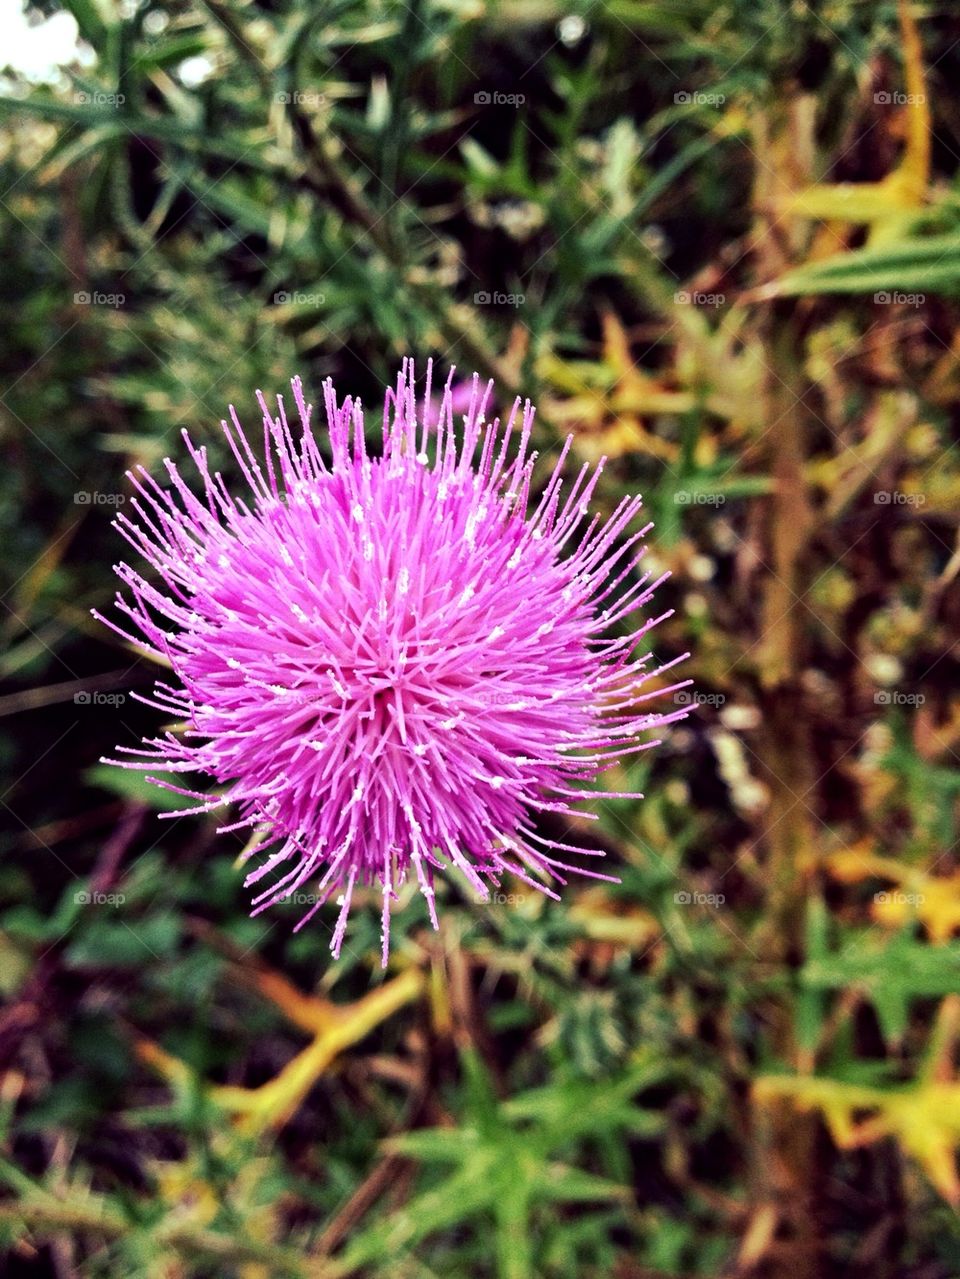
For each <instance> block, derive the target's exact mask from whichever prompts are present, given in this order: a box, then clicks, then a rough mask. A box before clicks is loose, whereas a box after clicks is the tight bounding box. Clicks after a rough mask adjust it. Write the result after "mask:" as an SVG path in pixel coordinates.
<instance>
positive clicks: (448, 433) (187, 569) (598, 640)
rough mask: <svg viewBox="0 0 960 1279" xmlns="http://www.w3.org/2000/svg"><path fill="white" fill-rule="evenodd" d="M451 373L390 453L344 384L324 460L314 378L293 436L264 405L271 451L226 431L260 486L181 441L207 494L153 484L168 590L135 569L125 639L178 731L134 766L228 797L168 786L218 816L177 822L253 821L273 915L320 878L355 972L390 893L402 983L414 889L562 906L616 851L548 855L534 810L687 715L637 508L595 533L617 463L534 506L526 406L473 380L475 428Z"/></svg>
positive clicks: (391, 400) (395, 417)
mask: <svg viewBox="0 0 960 1279" xmlns="http://www.w3.org/2000/svg"><path fill="white" fill-rule="evenodd" d="M430 378H431V369H430V367H429V366H428V369H427V376H426V387H425V391H424V395H423V396H422V399H421V401H420V404H419V410H420V411H419V419H418V401H417V398H416V396H415V392H414V372H413V364H412V361H404V364H403V369H402V371H401V373H400V374H399V376H398V379H397V384H396V388H395V389H393V390H388V391H387V394H386V401H385V406H384V412H383V446H382V450H381V452H380V455H379V456H371V455H369V454H368V453H367V450H366V444H365V441H364V414H363V408H362V406H361V404H360V401H359V400H357V399H352V398H349V397H348V398H347V399H345V400H344V402H343V403H342V404H338V402H337V397H336V394H335V391H334V388H333V385H332V383H331V382H330V381H329V380H328V381H327V382H326V383H325V384H324V388H323V390H324V406H325V409H326V418H327V435H328V441H329V452H328V453H327V450H326V449H325V448H322V447H321V442H318V440H317V438H316V436H315V434H314V431H313V428H312V425H311V415H312V410H311V408H310V407H309V406H308V405H307V404H306V403H305V401H304V397H303V390H302V387H301V384H300V380H299V379H295V380H294V382H293V384H292V387H293V399H294V403H295V405H296V408H297V411H298V414H299V419H300V425H299V429H298V430H296V432H294V430H293V429H291V426H290V424H289V423H288V421H287V415H286V412H285V409H284V405H283V401H282V399H278V407H277V415H276V416H274V415H273V414H272V413H271V411H270V410H269V409H268V407H267V404H266V402H265V401H264V399H263V396H262V395H258V400H259V403H260V407H261V409H262V411H263V415H264V448H263V453H262V455H261V458H259V459H258V456H257V454H256V453H255V451H254V449H253V448H252V447H251V445H250V443H249V442H248V440H247V437H246V436H245V434H244V432H243V429H242V428H241V426H240V423H239V421H238V420H237V416H236V413H235V412H234V410H233V409H232V408H231V411H230V412H231V421H232V425H228V424H227V423H226V422H224V423H223V424H222V425H223V430H224V432H225V434H226V437H227V440H228V441H229V444H230V447H231V449H232V451H233V454H234V456H235V458H236V461H237V464H238V466H239V468H240V470H241V472H242V473H243V476H244V478H245V480H246V483H247V485H248V486H249V493H247V494H246V495H245V496H244V497H240V496H236V495H234V494H232V493H231V492H230V491H229V490H228V488H227V485H226V483H225V481H224V479H223V477H222V475H221V473H220V472H219V471H214V470H211V466H210V464H209V462H208V459H207V453H206V449H205V448H202V447H201V448H197V447H195V446H194V445H193V443H192V442H191V440H190V438H189V436H188V435H187V433H186V432H184V440H185V444H186V448H187V450H188V452H189V454H190V457H191V458H192V460H193V463H194V465H195V466H196V469H197V471H198V473H199V476H200V478H201V480H202V484H203V494H202V496H197V495H195V494H194V492H193V491H191V489H190V488H189V487H188V485H187V484H186V483H185V482H184V479H183V478H182V476H181V475H180V473H179V471H178V469H177V467H176V466H175V465H174V464H173V463H172V462H171V461H170V460H169V459H168V460H166V462H165V466H166V470H167V474H168V476H169V480H170V486H169V487H162V486H161V485H160V484H159V483H157V481H156V480H155V479H153V478H152V477H151V476H150V475H149V474H148V473H147V472H146V471H145V470H144V469H143V468H142V467H140V468H138V474H137V475H136V476H134V475H132V474H131V475H130V479H131V482H132V483H133V485H134V487H135V489H136V491H137V497H136V498H134V499H133V500H132V502H131V503H130V505H131V507H132V508H133V511H134V512H135V518H133V519H131V518H129V517H128V516H127V515H125V514H121V515H120V516H119V517H118V520H117V525H118V527H119V528H120V530H121V531H122V532H123V534H124V535H125V537H126V538H127V540H128V541H129V542H130V543H131V544H132V545H133V546H134V548H135V549H136V550H137V551H138V552H139V553H140V554H141V555H142V556H143V557H144V558H145V559H146V560H147V561H148V562H149V564H150V565H151V566H152V568H153V570H155V574H154V575H151V576H152V578H153V580H151V579H150V578H148V577H147V576H144V575H143V574H141V573H140V572H138V571H137V570H136V569H134V568H132V567H130V566H129V565H127V564H120V565H118V566H117V569H116V571H117V573H118V575H119V577H120V578H121V580H122V581H123V582H124V583H125V585H126V586H127V587H128V589H129V593H130V595H129V598H126V597H124V595H122V594H119V593H118V595H117V607H118V608H119V609H120V610H121V611H122V612H123V613H124V614H126V616H127V617H128V618H129V619H130V620H131V621H132V622H133V624H134V627H135V628H136V631H138V632H139V636H134V635H129V634H127V632H126V631H124V630H122V629H121V628H120V627H118V626H114V629H115V630H118V631H119V633H120V634H121V635H124V637H125V638H127V639H129V640H131V641H132V642H134V643H137V644H141V645H142V644H143V640H144V639H145V640H146V647H147V648H148V649H149V650H150V651H152V653H153V655H154V656H156V657H158V658H159V659H161V660H163V661H164V662H166V663H168V664H169V666H170V667H171V668H172V671H173V675H174V677H175V680H176V682H175V683H168V682H165V681H163V680H158V681H157V683H156V685H155V688H154V691H153V696H152V699H146V698H145V699H142V700H144V701H148V704H150V705H152V706H155V707H156V708H157V709H159V710H161V711H163V712H164V713H165V714H167V715H168V716H169V715H173V716H174V717H175V719H176V720H178V721H181V723H180V725H179V726H178V727H177V728H176V729H175V730H173V731H165V732H163V733H162V735H160V736H158V737H156V738H152V739H148V740H147V741H146V742H145V743H144V745H145V747H147V748H148V749H138V748H125V747H119V748H118V750H119V751H120V753H122V754H123V755H124V756H125V757H126V758H124V759H123V760H117V761H112V762H114V763H118V764H121V765H122V766H125V767H130V768H144V769H147V770H151V771H154V772H163V771H166V772H167V773H168V774H173V775H178V774H192V773H196V774H201V775H207V776H212V777H213V779H214V780H215V782H216V793H215V794H213V795H211V794H208V793H206V792H203V791H195V790H191V789H188V788H187V786H186V784H184V785H180V784H175V782H173V781H165V780H162V779H158V778H151V779H150V780H152V781H154V782H156V783H157V784H158V785H161V786H166V787H168V788H169V789H171V790H174V791H176V792H178V793H179V794H183V795H186V796H188V797H190V798H191V799H195V800H197V801H199V803H198V806H196V807H190V808H189V809H184V810H181V813H171V814H168V816H178V815H181V814H182V812H202V811H209V810H212V809H216V808H219V807H221V806H223V805H227V804H236V805H237V806H238V815H239V820H237V821H235V822H233V823H231V824H230V825H226V826H223V827H221V828H220V829H221V830H222V831H231V830H238V829H242V828H244V827H247V828H250V829H251V831H252V835H251V838H250V842H249V843H248V846H247V849H246V852H245V855H246V856H247V857H248V858H253V859H255V861H256V866H255V869H253V870H252V871H251V872H250V874H249V875H248V877H247V883H248V884H256V885H257V886H258V894H257V895H256V896H255V898H254V907H255V911H261V910H264V909H266V907H268V906H270V905H271V904H273V903H276V902H279V901H282V900H284V899H286V898H288V897H290V896H291V895H292V894H294V893H297V892H298V891H299V890H300V889H301V888H302V887H303V886H304V885H307V884H308V882H309V883H311V886H314V893H313V895H312V900H313V902H314V904H313V906H312V908H311V909H310V911H309V912H308V914H307V915H306V916H305V917H304V918H303V919H301V921H300V923H299V924H298V925H297V926H298V927H300V926H302V925H303V924H304V923H305V922H306V920H307V919H309V918H310V917H311V916H312V915H314V914H315V912H316V911H317V910H318V909H319V907H320V906H321V905H322V904H323V902H324V901H326V900H327V898H328V897H330V896H331V895H333V894H336V895H337V896H338V899H339V903H340V913H339V917H338V919H337V922H336V926H335V928H334V932H333V943H332V947H331V949H332V951H333V953H334V955H335V956H336V955H338V954H339V951H340V946H341V943H342V940H343V935H344V930H345V928H346V923H347V916H348V913H349V909H350V900H351V894H352V893H353V890H354V886H355V885H357V884H361V885H362V884H377V885H379V890H380V892H381V893H382V909H383V922H382V928H383V933H382V935H383V963H384V964H385V963H386V958H387V950H388V944H389V920H390V904H391V901H392V900H393V899H395V898H396V895H397V889H398V887H399V885H400V884H401V883H402V882H403V881H404V880H405V879H406V878H407V876H408V875H411V876H415V877H416V880H417V882H418V884H419V888H420V891H421V892H422V893H423V895H424V897H425V898H426V900H427V904H428V907H429V912H430V917H431V920H432V922H433V925H434V927H436V926H437V917H436V908H435V902H434V877H435V875H436V873H437V872H438V871H448V870H450V869H451V867H454V868H456V869H457V870H458V871H460V872H461V873H462V874H463V876H464V877H465V878H466V880H467V881H468V882H469V884H470V885H471V886H472V887H473V889H475V890H476V892H477V893H478V894H480V895H481V896H482V897H487V896H488V893H489V890H490V887H491V886H493V887H497V886H499V876H501V875H502V874H503V873H504V872H507V871H509V872H510V873H511V874H513V875H516V876H518V877H519V878H520V879H522V880H524V881H525V882H527V883H528V884H530V885H532V886H534V887H536V888H538V889H541V890H542V891H543V892H545V893H548V894H549V895H551V896H556V893H555V892H554V891H553V889H552V888H551V887H550V884H551V883H552V882H559V883H563V882H565V880H564V872H566V871H568V870H576V869H578V868H577V867H574V866H571V865H570V864H568V862H566V861H564V860H561V855H564V856H566V855H569V854H570V853H571V852H572V853H581V854H588V853H590V852H591V851H593V850H588V849H584V848H578V847H576V846H575V845H573V844H567V843H563V842H559V841H555V840H550V839H547V838H545V837H544V836H543V835H542V834H541V833H539V831H538V829H537V821H536V817H537V813H538V812H539V811H543V810H549V811H551V812H552V813H555V814H560V815H561V816H562V815H564V814H567V815H571V816H572V815H574V813H575V812H576V811H577V810H574V808H573V807H572V806H571V805H572V804H573V803H575V802H576V801H577V800H582V799H583V798H585V797H586V794H590V795H597V794H602V795H609V794H614V793H615V792H609V791H600V792H598V791H591V792H588V793H587V792H584V790H583V789H582V784H583V783H584V782H590V781H592V780H594V779H595V778H596V777H597V776H598V775H599V774H600V773H601V772H603V771H604V770H605V769H606V768H608V767H609V766H610V765H611V764H612V763H613V762H614V761H616V760H618V759H620V758H621V757H623V756H624V755H626V754H628V753H631V752H634V751H640V750H645V749H647V748H648V747H649V746H652V745H656V741H653V740H643V738H645V737H648V734H649V732H650V730H654V729H656V728H657V727H659V726H661V725H663V724H665V723H667V722H669V721H671V720H674V719H679V718H682V716H683V714H684V712H683V710H682V709H680V710H673V711H671V712H669V713H657V712H650V711H649V710H648V709H647V705H648V703H649V701H650V699H651V698H653V697H655V696H657V695H662V694H663V693H664V692H670V691H671V689H664V688H663V683H664V681H663V679H662V675H663V672H664V671H665V670H666V669H667V667H665V666H664V667H659V668H657V666H656V662H655V659H654V658H653V657H652V655H651V654H650V653H649V652H648V651H642V650H643V648H644V645H643V643H642V641H643V640H644V637H645V636H646V635H647V633H648V632H649V631H650V629H651V627H653V626H654V625H655V624H656V622H657V621H659V620H661V619H660V618H657V617H655V616H653V615H648V613H647V606H648V605H649V604H650V601H651V599H652V598H653V594H654V590H655V589H656V587H657V586H658V585H659V583H660V581H662V580H663V579H662V578H660V579H659V580H658V581H654V580H651V575H650V574H644V573H643V572H642V571H641V569H640V568H638V565H639V562H640V560H641V558H642V548H641V546H640V543H641V540H642V538H643V536H644V534H645V533H646V532H647V529H648V528H649V525H648V526H647V527H646V528H644V527H639V528H637V527H635V524H636V522H637V520H636V517H637V516H638V514H639V511H640V506H641V499H640V498H639V497H628V498H624V499H623V500H622V501H621V502H620V504H619V505H618V506H617V507H616V509H615V510H614V511H613V513H612V514H611V515H610V517H609V519H608V520H607V521H606V523H605V524H604V523H602V522H601V521H600V519H599V517H598V516H593V517H592V518H591V517H590V516H589V512H588V505H589V503H590V500H591V497H592V495H593V492H594V489H595V487H596V484H597V479H598V477H599V474H600V468H597V469H594V470H592V471H591V468H590V467H588V466H585V467H583V469H582V470H581V471H580V473H579V475H577V476H576V478H575V479H574V481H573V483H572V485H571V486H570V487H569V488H568V489H567V490H566V491H564V487H563V483H562V480H561V468H562V466H563V463H564V460H565V458H566V456H567V453H568V451H569V448H570V440H568V441H567V443H566V444H565V446H564V447H563V450H562V452H561V454H560V457H559V459H558V460H557V463H556V466H555V468H554V469H553V472H552V474H551V475H550V476H549V478H548V479H547V480H546V483H545V485H544V487H543V488H542V491H540V493H539V496H536V495H535V494H534V493H532V491H531V485H532V482H533V469H534V462H535V460H536V454H531V453H530V452H529V442H530V435H531V429H532V425H533V416H534V410H533V408H532V407H531V405H530V404H529V402H527V403H526V404H525V405H524V406H523V407H522V408H521V403H520V400H519V399H518V400H517V401H516V402H515V403H514V405H513V408H512V410H511V412H510V414H509V417H508V419H507V421H506V423H505V424H503V425H501V422H500V419H499V418H498V419H496V420H494V421H492V422H490V423H487V421H486V417H485V413H486V410H487V407H488V404H489V403H490V399H491V396H492V394H493V386H492V383H491V384H488V385H486V386H485V387H484V386H483V385H482V384H481V383H480V381H479V379H478V378H477V377H476V376H474V378H473V381H472V384H471V391H470V396H469V403H468V405H467V407H466V411H465V412H464V413H463V414H462V425H461V426H460V427H459V429H458V426H457V423H456V421H455V412H454V403H453V385H454V384H453V374H452V373H451V376H450V379H449V380H448V381H447V384H446V390H445V392H444V393H443V396H442V399H441V401H440V406H439V411H437V410H436V407H435V406H436V400H435V399H433V398H432V397H431V385H430ZM434 419H435V420H434ZM322 443H323V444H324V445H325V444H326V443H327V440H323V441H322ZM325 453H327V456H325ZM330 455H332V460H328V458H329V456H330ZM601 465H602V464H601ZM156 575H159V580H158V578H157V576H156ZM626 619H629V620H626ZM102 620H106V619H102ZM107 624H108V625H111V626H113V625H114V624H113V623H110V622H108V623H107ZM677 660H680V659H677ZM673 664H674V663H670V664H669V665H671V666H672V665H673ZM651 682H652V683H653V685H654V687H653V688H652V689H651ZM677 687H682V685H679V684H678V685H673V686H672V688H677ZM130 756H133V757H134V758H129V757H130ZM181 780H182V781H184V782H186V779H179V778H178V779H177V781H178V782H179V781H181ZM578 815H579V816H581V817H583V816H591V815H592V814H591V813H589V812H587V813H583V812H579V813H578ZM594 855H596V853H595V852H594ZM580 873H582V874H589V875H592V876H593V877H595V878H610V877H609V876H604V875H601V874H599V873H598V872H595V871H586V870H580Z"/></svg>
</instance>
